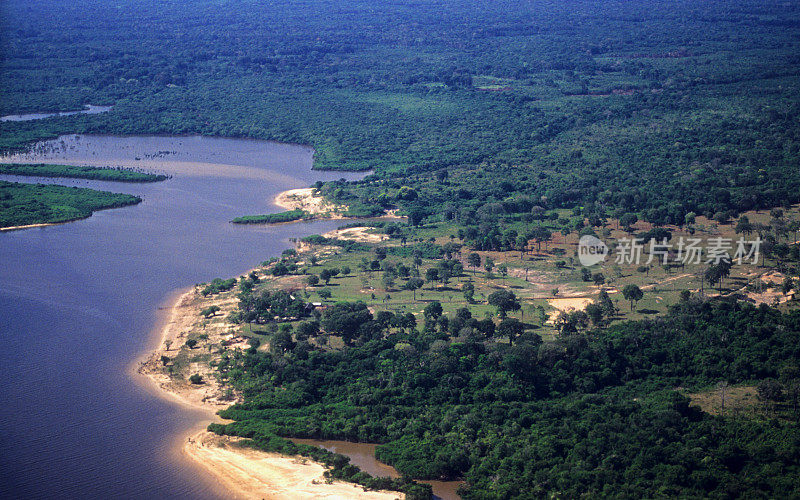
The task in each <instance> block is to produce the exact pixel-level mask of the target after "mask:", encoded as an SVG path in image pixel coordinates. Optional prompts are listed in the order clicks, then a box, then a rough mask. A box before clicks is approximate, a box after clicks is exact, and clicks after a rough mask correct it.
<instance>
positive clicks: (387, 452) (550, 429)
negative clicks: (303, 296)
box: [211, 294, 800, 499]
mask: <svg viewBox="0 0 800 500" xmlns="http://www.w3.org/2000/svg"><path fill="white" fill-rule="evenodd" d="M265 300H266V302H265V304H266V305H265V306H262V307H266V308H267V309H268V310H269V311H270V312H269V313H268V314H267V315H268V316H269V317H270V318H271V317H272V316H273V314H276V311H278V310H280V314H287V315H288V314H292V315H297V316H301V317H302V313H301V312H300V311H302V310H303V308H302V304H300V305H298V304H296V302H298V301H300V299H295V300H294V302H295V304H294V305H295V306H297V307H294V308H290V309H291V310H289V309H286V307H287V302H286V301H287V300H288V299H287V298H283V297H279V296H278V295H274V294H273V295H269V294H268V296H267V298H266V299H265ZM300 302H302V301H300ZM243 307H244V306H243ZM275 307H277V308H278V309H275ZM427 312H428V309H426V313H427ZM319 321H320V323H321V327H322V330H323V331H324V332H331V333H334V334H344V333H345V332H349V333H350V334H351V335H352V340H351V341H348V343H349V346H346V347H345V348H343V349H333V350H331V349H325V348H320V347H318V346H316V345H314V344H312V343H310V341H311V340H316V339H317V337H318V336H320V335H324V333H321V331H320V324H317V325H316V326H314V324H313V323H309V322H306V323H301V324H299V325H298V326H297V327H296V328H295V331H294V332H291V331H289V332H288V333H287V331H286V329H283V328H282V329H281V331H280V332H279V333H276V334H275V335H274V336H273V339H272V341H271V345H270V351H269V352H263V351H257V350H256V348H255V347H257V346H254V347H253V348H251V349H250V350H248V351H247V352H245V353H242V352H241V351H239V352H238V353H237V354H232V355H228V356H224V357H223V360H222V361H221V362H220V364H219V366H218V368H219V370H220V372H221V373H222V376H223V377H225V378H226V379H227V380H229V381H230V383H232V384H233V385H234V386H235V387H236V388H238V389H240V390H242V391H243V393H244V396H245V402H244V403H242V404H239V405H235V406H233V407H231V408H230V409H228V410H225V411H223V412H221V415H222V416H223V417H225V418H229V419H233V420H235V422H234V423H231V424H228V425H218V424H214V425H212V426H211V429H212V430H214V431H216V432H219V433H226V434H231V435H238V436H244V437H248V438H254V439H255V440H256V441H255V442H256V444H258V443H267V442H270V441H271V440H273V439H274V436H292V437H313V438H326V439H348V440H355V441H365V442H378V443H383V444H382V446H380V447H379V448H378V452H377V455H378V458H379V459H381V460H383V461H386V462H387V463H390V464H392V465H394V466H395V467H397V468H398V470H400V471H401V472H403V473H404V474H407V475H409V476H411V477H416V478H459V477H463V478H465V479H466V481H467V482H468V487H467V488H466V490H465V491H464V496H465V498H476V499H477V498H481V499H483V498H515V497H520V498H522V497H524V498H529V497H551V496H553V495H556V496H567V497H575V496H580V495H587V494H588V495H604V496H621V497H638V498H641V497H650V496H672V497H675V496H681V497H685V496H689V497H705V496H712V497H747V498H753V497H772V498H776V497H783V498H787V497H791V496H794V495H796V494H797V485H798V478H800V437H799V436H798V434H797V425H798V417H799V416H800V415H798V413H797V408H796V403H797V397H798V388H799V387H800V385H799V384H800V379H799V378H798V377H800V372H798V362H799V361H800V348H798V344H797V338H798V335H800V314H798V313H797V312H794V313H792V314H781V313H780V312H778V311H776V310H775V309H772V308H769V307H766V306H764V307H760V308H755V307H753V306H750V305H743V304H740V303H737V302H735V301H731V300H718V301H703V300H699V299H697V298H688V299H687V300H685V301H684V302H682V303H680V304H678V305H676V306H675V307H674V308H673V309H672V310H671V311H670V312H669V313H668V314H667V315H666V316H665V317H660V318H657V319H655V320H648V321H638V322H625V323H621V324H617V325H614V326H612V327H610V328H608V329H606V330H595V331H593V332H591V333H588V334H575V335H570V334H568V335H563V336H561V337H559V338H558V339H557V340H555V341H553V342H546V343H543V342H542V340H541V339H540V338H539V336H538V335H535V334H532V333H526V334H525V335H523V336H522V337H520V338H519V339H518V340H517V341H516V342H515V343H514V344H513V345H509V344H508V343H494V342H488V343H487V342H485V335H484V334H479V333H478V331H479V325H478V323H479V322H478V321H477V320H475V319H472V318H471V315H470V313H469V310H468V309H464V310H460V311H459V312H457V313H456V315H455V316H453V317H451V318H449V324H451V325H452V324H453V323H456V322H457V323H459V324H460V325H461V328H462V329H461V330H459V329H458V328H456V329H455V330H452V329H448V328H447V327H445V328H444V329H443V328H442V327H441V324H442V322H441V321H438V314H437V313H436V311H434V310H432V309H431V310H430V316H428V315H427V314H426V321H425V325H424V326H422V325H421V327H420V328H416V327H414V325H415V323H416V322H415V321H414V320H413V317H412V323H410V324H409V323H407V321H406V318H403V317H397V316H395V315H393V314H392V313H390V312H383V311H382V312H380V313H378V314H377V315H375V316H373V315H372V314H371V313H370V312H369V311H367V310H366V308H365V307H363V305H362V306H361V307H359V305H358V304H357V303H352V304H346V303H341V304H337V305H336V306H335V307H333V308H329V309H327V310H326V311H325V312H324V313H323V314H322V316H321V317H320V319H319ZM514 321H515V320H514ZM473 323H475V324H474V325H473ZM444 324H448V322H445V323H444ZM463 328H467V329H470V330H471V331H472V329H473V328H474V334H464V331H463ZM499 328H500V329H502V328H503V323H502V322H501V324H500V327H499ZM453 331H455V332H460V336H461V338H462V339H463V338H464V337H465V336H466V337H467V340H466V341H462V342H455V341H452V339H451V336H452V335H455V334H454V333H450V332H453ZM291 333H294V334H295V335H294V337H293V336H292V335H291ZM293 339H294V340H293ZM723 381H724V382H728V383H730V384H738V383H742V382H752V381H772V382H771V384H773V385H774V386H775V387H777V389H776V390H774V391H773V392H771V393H768V392H765V394H771V395H770V396H766V398H767V399H765V404H769V403H770V400H769V399H768V398H774V400H775V401H776V402H777V401H778V400H783V398H789V399H790V400H793V401H794V402H795V403H794V410H793V411H792V412H790V413H789V414H787V415H784V416H782V417H781V418H778V417H777V414H767V415H766V416H765V417H764V418H761V419H755V420H754V419H748V418H737V417H736V416H731V415H728V416H725V417H719V416H717V417H713V416H710V415H708V414H705V413H703V412H701V411H700V410H699V409H697V408H695V407H690V406H689V399H688V398H687V397H686V396H685V395H684V392H685V391H689V390H696V389H701V388H704V387H707V386H709V385H712V384H717V383H719V382H723ZM770 415H772V416H770ZM272 442H273V443H274V442H276V441H272ZM273 446H274V445H273Z"/></svg>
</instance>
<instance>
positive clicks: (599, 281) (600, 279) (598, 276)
mask: <svg viewBox="0 0 800 500" xmlns="http://www.w3.org/2000/svg"><path fill="white" fill-rule="evenodd" d="M592 281H594V284H595V285H597V286H602V285H603V284H604V283H605V282H606V277H605V276H603V273H594V274H593V275H592Z"/></svg>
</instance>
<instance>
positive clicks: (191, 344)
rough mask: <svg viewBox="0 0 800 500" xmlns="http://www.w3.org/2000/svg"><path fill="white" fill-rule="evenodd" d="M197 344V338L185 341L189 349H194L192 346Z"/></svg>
mask: <svg viewBox="0 0 800 500" xmlns="http://www.w3.org/2000/svg"><path fill="white" fill-rule="evenodd" d="M196 345H197V339H189V340H187V341H186V347H188V348H189V349H194V346H196Z"/></svg>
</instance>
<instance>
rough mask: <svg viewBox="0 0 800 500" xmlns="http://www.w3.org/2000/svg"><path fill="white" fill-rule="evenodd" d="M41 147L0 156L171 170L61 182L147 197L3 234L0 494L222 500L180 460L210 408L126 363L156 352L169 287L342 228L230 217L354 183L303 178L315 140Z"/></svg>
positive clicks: (70, 140) (145, 140) (73, 141)
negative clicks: (177, 399) (155, 176)
mask: <svg viewBox="0 0 800 500" xmlns="http://www.w3.org/2000/svg"><path fill="white" fill-rule="evenodd" d="M35 151H36V153H34V154H32V155H28V156H11V157H3V158H2V159H0V161H4V162H13V161H36V162H50V163H67V164H79V165H84V164H97V165H114V166H118V165H119V166H131V167H142V168H143V169H148V170H149V169H152V170H156V171H160V172H166V173H168V174H171V175H173V177H172V178H171V179H169V180H167V181H165V182H160V183H153V184H127V183H109V182H97V181H86V180H69V181H63V180H62V181H59V183H63V184H67V185H77V186H85V187H93V188H98V189H107V190H111V191H116V192H125V193H131V194H136V195H140V196H142V198H143V199H144V201H143V202H142V203H141V204H139V205H136V206H131V207H125V208H120V209H113V210H105V211H100V212H96V213H95V214H94V215H93V216H92V217H90V218H88V219H85V220H81V221H77V222H72V223H68V224H62V225H56V226H50V227H43V228H34V229H26V230H21V231H12V232H6V233H0V262H2V265H0V340H1V341H2V344H3V349H2V350H0V380H2V382H3V388H2V390H0V403H1V404H0V450H2V452H0V471H2V473H0V497H2V498H109V497H123V498H217V497H218V496H219V490H218V488H216V487H215V485H214V483H213V482H212V481H210V480H207V479H205V478H206V476H207V474H206V473H204V472H203V471H202V470H201V469H199V468H196V467H195V466H194V465H192V464H191V463H190V462H189V461H187V460H178V459H176V457H175V449H176V444H177V443H178V442H179V440H180V439H181V438H182V436H184V435H185V434H186V432H187V431H188V430H190V429H192V428H198V427H199V426H202V425H203V423H204V422H207V421H208V420H209V417H208V415H207V414H206V413H203V412H195V411H191V410H187V409H186V408H184V407H181V406H178V405H176V404H174V403H172V402H169V401H167V400H164V399H160V398H158V397H156V396H155V395H154V394H153V392H152V391H150V390H148V389H147V388H146V387H145V386H144V385H142V384H141V383H139V382H140V381H139V382H137V380H136V378H135V377H132V376H131V375H130V371H131V370H130V368H131V365H132V363H134V362H135V359H137V358H138V357H139V356H140V355H142V354H143V353H144V352H145V351H146V350H147V349H148V348H151V347H153V345H152V336H151V332H152V330H153V328H154V326H155V324H156V321H157V316H158V310H159V307H164V306H165V305H168V304H165V301H166V300H167V298H168V297H169V296H170V295H171V293H173V292H174V291H175V290H176V289H179V288H185V287H187V286H190V285H192V284H194V283H197V282H201V281H207V280H210V279H212V278H215V277H229V276H235V275H237V274H239V273H241V272H243V271H245V270H247V269H249V268H250V267H252V266H254V265H257V264H258V263H259V262H261V261H263V260H265V259H267V258H268V257H270V256H274V255H277V254H279V253H280V252H281V251H282V250H283V249H285V248H288V247H290V242H289V238H290V237H296V236H303V235H307V234H313V233H322V232H325V231H328V230H330V229H334V228H335V227H336V226H337V225H338V224H340V222H339V223H337V222H336V221H320V222H311V223H298V224H288V225H279V226H272V227H266V226H238V225H234V224H230V223H229V222H228V221H230V219H232V218H233V217H236V216H239V215H244V214H254V213H266V212H270V211H277V210H278V209H277V208H276V207H273V206H272V205H271V200H272V198H273V197H274V195H275V194H276V193H278V192H279V191H282V190H285V189H291V188H296V187H305V186H308V185H310V184H311V183H313V182H314V181H316V180H318V179H323V180H324V179H335V178H340V177H347V178H355V177H357V176H356V175H353V174H349V175H343V174H342V173H324V172H312V171H311V169H310V168H311V162H312V154H313V151H312V150H311V149H310V148H306V147H302V146H293V145H286V144H276V143H270V142H265V141H251V140H232V139H211V138H202V137H179V138H166V137H124V138H119V137H105V136H103V137H98V136H65V137H62V138H59V139H57V140H54V141H48V142H47V143H45V144H42V145H39V146H37V147H36V149H35ZM159 152H161V153H160V154H159ZM167 152H169V153H167ZM137 157H138V158H139V160H136V158H137ZM6 178H8V177H6ZM20 179H21V180H23V181H26V182H30V181H33V180H34V179H31V178H24V179H22V178H20ZM43 181H44V182H54V179H46V180H43Z"/></svg>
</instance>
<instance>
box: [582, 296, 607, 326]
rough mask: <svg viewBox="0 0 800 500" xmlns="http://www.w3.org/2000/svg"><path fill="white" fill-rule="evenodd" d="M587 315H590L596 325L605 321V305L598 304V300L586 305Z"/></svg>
mask: <svg viewBox="0 0 800 500" xmlns="http://www.w3.org/2000/svg"><path fill="white" fill-rule="evenodd" d="M584 311H586V315H587V316H589V319H590V320H591V321H592V324H593V325H594V326H599V325H600V324H602V322H603V306H601V305H600V304H598V303H597V302H592V303H591V304H589V305H587V306H586V309H584Z"/></svg>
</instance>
